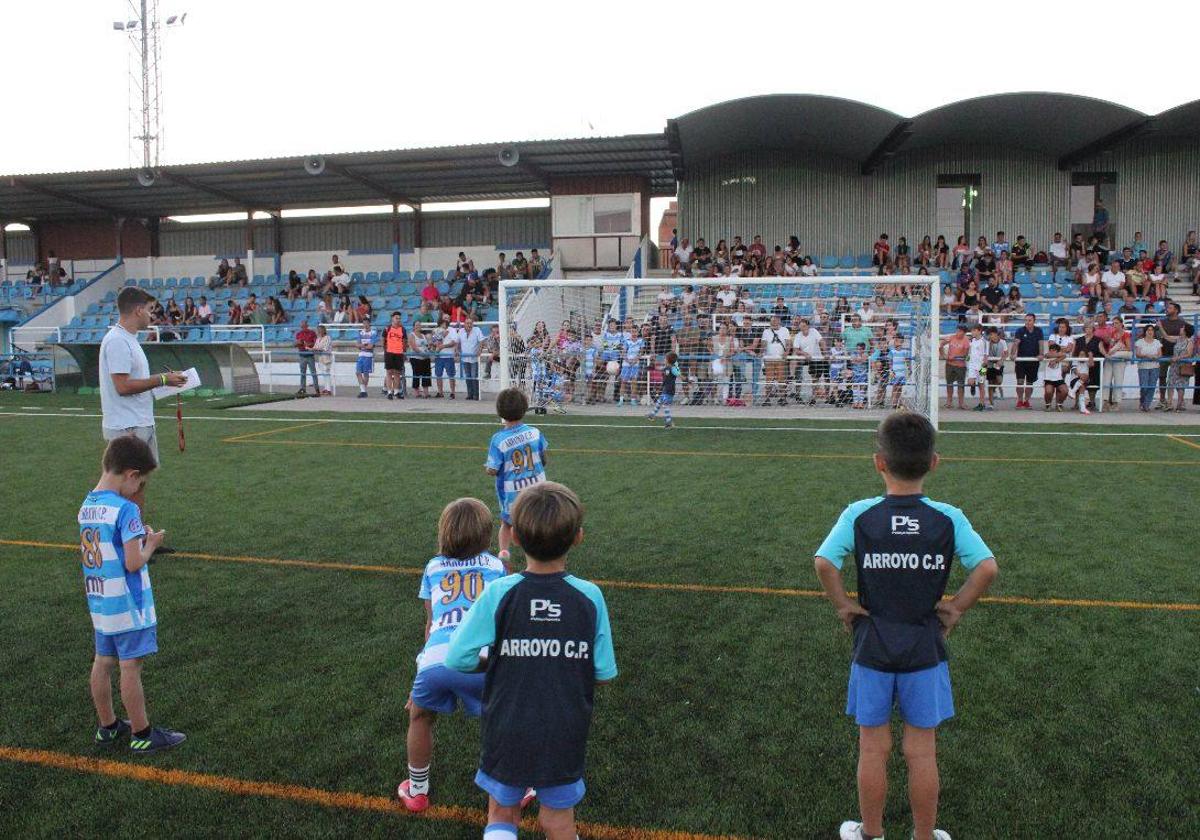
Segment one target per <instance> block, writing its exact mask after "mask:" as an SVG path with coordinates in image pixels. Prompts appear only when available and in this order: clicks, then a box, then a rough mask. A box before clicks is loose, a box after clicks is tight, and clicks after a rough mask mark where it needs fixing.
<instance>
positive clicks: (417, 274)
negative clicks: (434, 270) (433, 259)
mask: <svg viewBox="0 0 1200 840" xmlns="http://www.w3.org/2000/svg"><path fill="white" fill-rule="evenodd" d="M428 279H429V272H427V271H414V272H413V281H414V282H416V283H424V282H425V281H426V280H428Z"/></svg>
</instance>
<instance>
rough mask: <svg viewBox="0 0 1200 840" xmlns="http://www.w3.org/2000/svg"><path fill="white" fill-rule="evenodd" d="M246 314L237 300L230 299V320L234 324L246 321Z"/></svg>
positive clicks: (237, 324) (238, 324) (239, 324)
mask: <svg viewBox="0 0 1200 840" xmlns="http://www.w3.org/2000/svg"><path fill="white" fill-rule="evenodd" d="M245 317H246V316H245V314H244V313H243V312H242V305H241V304H240V303H238V302H237V301H236V300H231V301H229V321H228V323H229V324H231V325H233V326H241V325H242V323H244V319H245Z"/></svg>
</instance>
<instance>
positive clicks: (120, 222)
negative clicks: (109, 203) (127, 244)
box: [113, 216, 125, 260]
mask: <svg viewBox="0 0 1200 840" xmlns="http://www.w3.org/2000/svg"><path fill="white" fill-rule="evenodd" d="M124 227H125V217H124V216H117V217H115V218H114V219H113V234H114V235H115V237H116V243H115V244H116V247H115V248H114V250H113V253H114V255H115V256H116V258H117V259H118V260H120V259H123V254H122V250H121V230H122V229H123V228H124Z"/></svg>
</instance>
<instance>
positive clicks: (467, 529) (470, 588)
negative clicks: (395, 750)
mask: <svg viewBox="0 0 1200 840" xmlns="http://www.w3.org/2000/svg"><path fill="white" fill-rule="evenodd" d="M491 544H492V512H491V511H490V510H488V507H487V505H485V504H484V503H483V502H481V501H479V500H478V499H456V500H455V501H453V502H451V503H450V504H448V505H446V507H445V508H444V509H443V510H442V515H441V516H440V517H439V518H438V554H437V556H436V557H434V558H433V559H432V560H430V561H429V562H428V563H427V564H426V565H425V573H424V574H423V575H422V576H421V588H420V592H419V593H418V597H419V598H420V599H421V600H422V601H424V602H425V644H424V646H423V647H422V648H421V653H420V654H419V655H418V656H417V676H416V678H415V679H414V680H413V686H412V691H411V692H410V693H409V695H408V703H407V704H406V708H407V709H408V778H407V779H405V780H404V781H403V782H401V783H400V785H399V786H398V787H397V788H396V798H397V799H399V800H400V801H401V802H403V803H404V807H405V808H407V809H408V810H409V811H412V812H414V813H419V812H421V811H424V810H425V809H427V808H428V807H429V766H430V759H431V757H432V755H433V725H434V723H435V722H436V721H437V716H438V715H439V714H453V713H454V711H455V710H456V709H457V708H458V706H459V704H460V703H461V704H462V710H463V713H464V714H466V715H467V716H468V717H479V715H480V713H481V712H482V711H483V704H482V699H483V684H484V675H483V674H460V673H459V672H457V671H453V670H451V669H450V668H447V667H446V665H445V662H446V652H447V651H448V650H449V648H450V637H451V636H452V635H453V634H454V631H455V630H456V629H457V628H458V626H459V625H460V624H462V622H463V619H464V618H465V616H467V615H468V614H469V613H470V611H471V607H472V606H473V605H474V604H475V602H476V601H478V600H479V597H480V595H481V594H482V593H483V590H484V589H485V588H486V587H487V585H488V584H489V583H491V582H492V581H494V580H499V579H500V578H502V577H504V576H505V573H506V572H507V571H508V570H507V569H506V568H505V566H504V564H503V563H501V562H500V560H499V559H497V558H495V557H493V556H492V555H491V554H488V552H487V550H488V547H489V546H490V545H491ZM435 594H436V595H437V596H438V597H436V598H435V597H434V595H435Z"/></svg>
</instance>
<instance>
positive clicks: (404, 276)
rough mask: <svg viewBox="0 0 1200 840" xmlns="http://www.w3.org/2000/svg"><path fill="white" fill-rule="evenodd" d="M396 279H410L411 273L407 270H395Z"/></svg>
mask: <svg viewBox="0 0 1200 840" xmlns="http://www.w3.org/2000/svg"><path fill="white" fill-rule="evenodd" d="M396 279H397V280H411V279H412V273H411V272H408V271H397V272H396Z"/></svg>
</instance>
